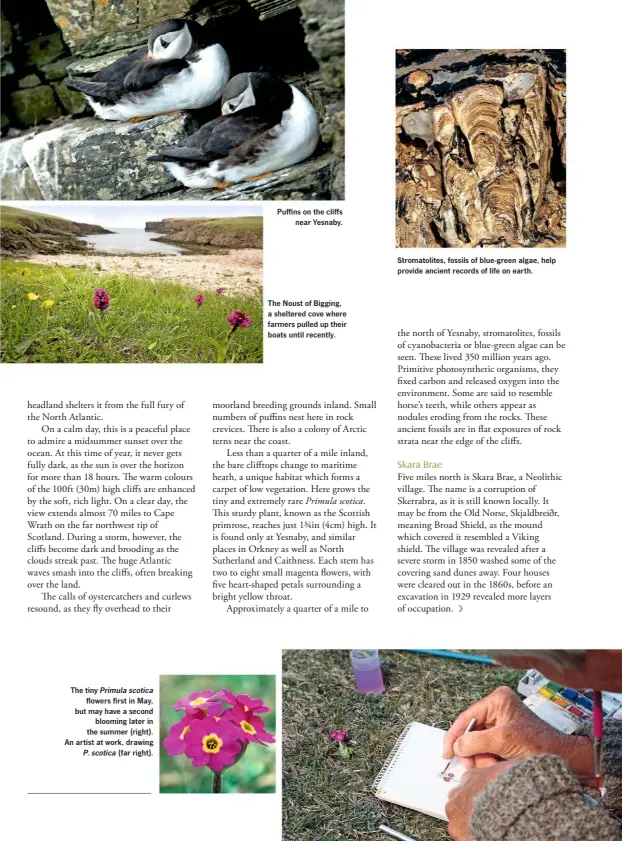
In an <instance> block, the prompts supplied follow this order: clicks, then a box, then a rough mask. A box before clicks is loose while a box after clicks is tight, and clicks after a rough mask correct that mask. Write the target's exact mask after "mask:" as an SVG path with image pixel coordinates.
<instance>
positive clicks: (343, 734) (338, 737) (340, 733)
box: [330, 730, 348, 742]
mask: <svg viewBox="0 0 622 841" xmlns="http://www.w3.org/2000/svg"><path fill="white" fill-rule="evenodd" d="M330 738H331V739H332V740H333V742H345V741H346V740H347V738H348V731H347V730H333V732H332V733H331V734H330Z"/></svg>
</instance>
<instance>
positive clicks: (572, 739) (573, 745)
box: [555, 736, 594, 780]
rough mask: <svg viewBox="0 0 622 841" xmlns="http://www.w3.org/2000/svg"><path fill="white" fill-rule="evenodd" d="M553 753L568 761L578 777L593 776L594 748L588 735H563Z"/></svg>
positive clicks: (589, 777) (586, 778)
mask: <svg viewBox="0 0 622 841" xmlns="http://www.w3.org/2000/svg"><path fill="white" fill-rule="evenodd" d="M555 753H557V755H558V756H561V758H562V759H563V760H565V761H566V762H567V763H568V766H569V767H570V770H571V771H572V772H573V773H574V774H575V775H576V776H577V777H579V779H583V780H588V779H592V778H593V777H594V748H593V744H592V740H591V739H590V737H589V736H563V738H562V740H561V742H560V745H559V749H558V750H556V751H555Z"/></svg>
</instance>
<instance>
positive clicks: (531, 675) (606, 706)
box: [518, 669, 622, 733]
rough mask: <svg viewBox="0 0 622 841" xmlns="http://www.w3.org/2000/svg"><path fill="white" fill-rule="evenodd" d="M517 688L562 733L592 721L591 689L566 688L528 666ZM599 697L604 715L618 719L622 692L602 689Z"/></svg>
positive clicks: (621, 703)
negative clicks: (529, 668) (528, 669)
mask: <svg viewBox="0 0 622 841" xmlns="http://www.w3.org/2000/svg"><path fill="white" fill-rule="evenodd" d="M518 691H519V693H520V694H521V695H523V696H524V697H525V704H526V705H527V706H528V707H529V708H530V709H531V710H533V711H534V712H535V713H536V715H537V716H538V717H539V718H542V719H543V720H544V721H546V722H548V723H549V724H551V725H552V726H553V727H556V728H557V729H558V730H562V731H563V732H564V733H574V732H575V731H576V730H577V729H578V728H579V726H580V725H582V724H586V723H591V721H592V711H593V692H592V690H591V689H583V690H580V691H579V690H576V689H569V688H567V687H565V686H560V684H558V683H554V682H553V681H551V680H549V679H548V678H546V677H544V675H543V674H541V673H540V672H539V671H538V670H537V669H531V670H530V671H528V672H527V674H525V675H524V676H523V677H522V678H521V680H520V682H519V684H518ZM602 699H603V715H604V717H605V718H619V717H620V712H621V711H622V694H620V693H615V692H603V694H602Z"/></svg>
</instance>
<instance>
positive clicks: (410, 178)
mask: <svg viewBox="0 0 622 841" xmlns="http://www.w3.org/2000/svg"><path fill="white" fill-rule="evenodd" d="M430 53H432V55H430ZM397 65H398V67H397V74H396V77H397V78H396V83H397V107H396V120H395V128H396V139H397V244H398V245H399V246H401V247H404V248H476V247H481V248H490V247H497V248H498V247H505V248H512V247H525V246H531V247H538V248H550V247H560V246H564V245H565V241H566V152H565V137H566V107H565V101H566V87H565V56H564V54H563V51H561V50H551V51H546V50H426V51H422V50H399V51H398V54H397Z"/></svg>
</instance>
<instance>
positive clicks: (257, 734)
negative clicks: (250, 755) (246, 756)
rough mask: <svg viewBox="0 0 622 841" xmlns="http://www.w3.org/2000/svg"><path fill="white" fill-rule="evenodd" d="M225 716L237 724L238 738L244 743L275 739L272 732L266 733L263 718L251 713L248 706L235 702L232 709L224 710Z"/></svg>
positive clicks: (265, 742)
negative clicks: (238, 729)
mask: <svg viewBox="0 0 622 841" xmlns="http://www.w3.org/2000/svg"><path fill="white" fill-rule="evenodd" d="M225 718H227V719H229V720H230V721H233V722H235V723H236V724H237V725H238V726H239V728H240V733H239V736H238V738H239V739H241V740H242V741H243V742H244V744H245V745H247V744H248V743H249V742H258V743H259V744H260V745H262V744H270V743H272V742H275V741H276V739H275V738H274V736H273V735H272V733H268V731H267V730H266V725H265V724H264V721H263V719H262V718H259V716H258V715H253V713H252V712H251V711H250V710H249V709H248V707H246V706H243V705H242V704H236V705H235V707H233V709H230V710H227V711H226V712H225Z"/></svg>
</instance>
